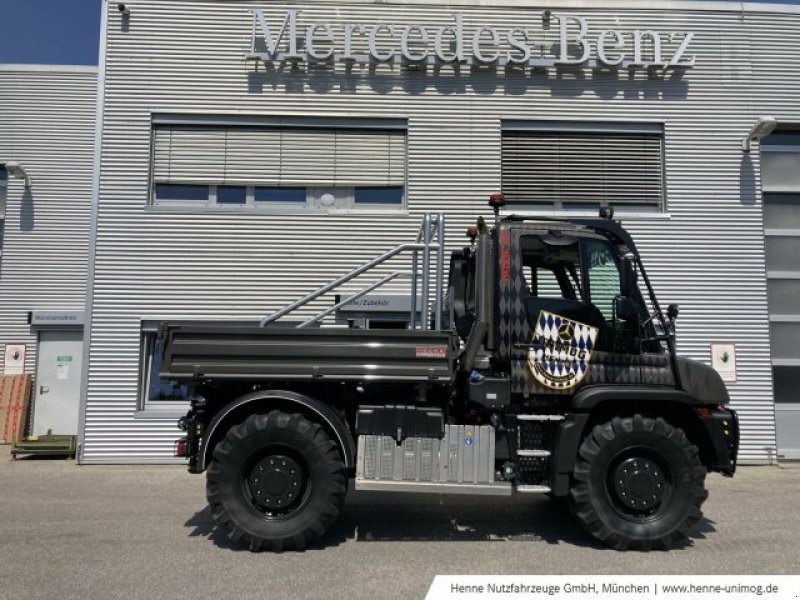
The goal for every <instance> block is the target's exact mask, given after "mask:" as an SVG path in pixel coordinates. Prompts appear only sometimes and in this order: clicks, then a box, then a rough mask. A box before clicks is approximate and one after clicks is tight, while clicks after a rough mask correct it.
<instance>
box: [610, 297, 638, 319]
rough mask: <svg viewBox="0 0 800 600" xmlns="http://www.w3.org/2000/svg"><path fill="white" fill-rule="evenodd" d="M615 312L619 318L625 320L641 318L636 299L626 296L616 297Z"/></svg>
mask: <svg viewBox="0 0 800 600" xmlns="http://www.w3.org/2000/svg"><path fill="white" fill-rule="evenodd" d="M614 312H615V314H616V315H617V318H618V319H621V320H623V321H633V320H634V319H638V318H639V307H638V306H637V304H636V302H635V301H634V300H631V299H630V298H627V297H626V296H617V297H616V298H614Z"/></svg>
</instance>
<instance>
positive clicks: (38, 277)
mask: <svg viewBox="0 0 800 600" xmlns="http://www.w3.org/2000/svg"><path fill="white" fill-rule="evenodd" d="M96 93H97V69H96V68H94V67H69V66H67V67H50V66H47V67H35V66H31V65H0V163H6V162H9V161H16V162H19V163H20V164H21V165H22V166H23V167H24V168H25V170H26V171H27V173H28V174H29V175H30V176H31V178H32V181H33V185H32V186H31V188H30V190H26V189H25V186H24V183H23V181H22V180H21V179H15V178H12V177H9V178H8V188H7V190H6V196H7V198H6V209H5V222H4V223H3V225H4V230H3V236H2V237H3V241H2V253H3V254H2V259H0V346H4V345H5V344H9V343H20V344H26V345H27V352H26V355H25V371H26V372H28V373H33V372H34V369H35V363H36V331H35V330H34V329H32V328H31V326H30V325H29V324H28V311H30V310H37V309H38V310H83V308H84V304H85V295H86V272H87V256H88V251H89V214H90V209H91V198H92V193H91V192H92V164H93V152H92V148H93V141H94V126H95V99H96ZM4 358H5V354H4V353H3V352H0V369H2V367H3V361H4Z"/></svg>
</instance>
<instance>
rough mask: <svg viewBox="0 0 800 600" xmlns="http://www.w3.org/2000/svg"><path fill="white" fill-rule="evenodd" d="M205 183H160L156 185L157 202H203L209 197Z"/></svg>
mask: <svg viewBox="0 0 800 600" xmlns="http://www.w3.org/2000/svg"><path fill="white" fill-rule="evenodd" d="M208 191H209V188H208V186H207V185H180V184H176V183H160V184H158V185H156V200H157V201H158V202H162V203H163V202H173V201H177V202H203V203H207V202H208V198H209V192H208Z"/></svg>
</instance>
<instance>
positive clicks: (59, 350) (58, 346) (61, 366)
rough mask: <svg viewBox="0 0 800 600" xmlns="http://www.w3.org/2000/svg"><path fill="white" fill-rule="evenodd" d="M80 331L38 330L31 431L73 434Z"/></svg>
mask: <svg viewBox="0 0 800 600" xmlns="http://www.w3.org/2000/svg"><path fill="white" fill-rule="evenodd" d="M82 367H83V331H81V330H77V331H68V330H60V331H40V332H39V357H38V359H37V361H36V382H35V384H36V394H35V396H34V413H33V433H34V435H45V434H46V433H47V432H48V431H51V432H52V433H53V434H54V435H77V434H78V413H79V411H80V401H81V370H82Z"/></svg>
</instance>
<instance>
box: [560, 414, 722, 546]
mask: <svg viewBox="0 0 800 600" xmlns="http://www.w3.org/2000/svg"><path fill="white" fill-rule="evenodd" d="M705 475H706V469H705V467H704V466H703V465H702V464H701V463H700V459H699V454H698V450H697V447H696V446H694V445H692V444H691V443H690V442H689V440H688V438H687V437H686V434H685V433H684V432H683V431H682V430H681V429H677V428H675V427H673V426H671V425H670V424H669V423H667V422H666V421H664V420H663V419H661V418H657V419H650V418H646V417H643V416H641V415H635V416H633V417H630V418H614V419H612V420H611V421H610V422H608V423H603V424H600V425H597V426H596V427H594V429H593V430H592V432H591V433H590V434H589V435H587V436H586V438H585V439H584V441H583V443H582V444H581V447H580V450H579V456H578V461H577V463H576V465H575V471H574V473H573V482H572V487H571V489H570V506H571V508H572V511H573V513H574V514H575V516H576V517H577V518H578V520H579V521H580V522H581V523H582V524H583V525H584V527H585V528H586V529H587V530H588V531H589V532H590V533H591V534H592V535H593V536H594V537H596V538H598V539H599V540H602V541H603V542H605V543H607V544H608V545H610V546H612V547H614V548H616V549H618V550H625V549H629V548H630V549H637V550H650V549H651V548H663V549H669V548H671V547H672V546H673V544H674V543H675V542H676V541H679V540H682V539H684V538H686V537H688V535H689V531H690V529H691V527H692V526H693V525H695V524H696V523H697V522H698V521H700V519H701V518H702V516H703V515H702V512H701V511H700V506H701V505H702V504H703V501H705V499H706V497H707V496H708V492H707V491H706V489H705V487H704V483H705Z"/></svg>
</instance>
